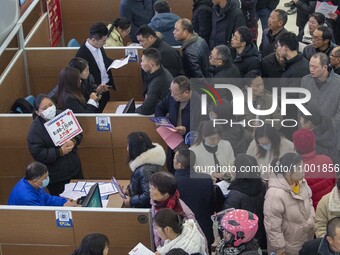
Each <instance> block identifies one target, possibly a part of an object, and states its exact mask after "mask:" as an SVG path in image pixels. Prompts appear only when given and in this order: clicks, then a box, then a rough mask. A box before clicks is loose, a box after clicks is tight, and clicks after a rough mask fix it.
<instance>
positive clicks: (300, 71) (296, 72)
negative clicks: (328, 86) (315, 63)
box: [282, 53, 309, 87]
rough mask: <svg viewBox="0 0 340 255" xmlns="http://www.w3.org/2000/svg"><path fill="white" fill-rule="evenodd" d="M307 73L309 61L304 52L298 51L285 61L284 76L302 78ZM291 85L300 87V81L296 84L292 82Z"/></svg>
mask: <svg viewBox="0 0 340 255" xmlns="http://www.w3.org/2000/svg"><path fill="white" fill-rule="evenodd" d="M307 74H309V62H308V60H307V59H305V58H304V57H303V55H302V53H298V55H297V56H296V57H294V58H292V59H290V60H287V61H286V62H285V66H284V71H283V73H282V78H302V77H303V76H305V75H307ZM289 86H290V87H300V83H298V84H295V86H294V85H292V84H291V82H290V84H289Z"/></svg>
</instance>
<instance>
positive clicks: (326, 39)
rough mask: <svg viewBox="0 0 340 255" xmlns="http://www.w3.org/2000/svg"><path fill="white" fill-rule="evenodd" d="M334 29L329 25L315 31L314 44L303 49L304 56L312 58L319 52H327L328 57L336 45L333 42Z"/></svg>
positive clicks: (308, 58)
mask: <svg viewBox="0 0 340 255" xmlns="http://www.w3.org/2000/svg"><path fill="white" fill-rule="evenodd" d="M332 40H333V31H332V29H330V28H329V27H325V26H321V27H318V28H317V29H315V31H314V32H313V39H312V42H313V43H312V44H310V45H307V46H306V47H305V48H304V49H303V56H304V57H305V58H306V59H307V60H310V59H311V57H312V56H313V55H314V54H315V53H318V52H322V53H325V54H326V55H327V56H328V57H329V56H330V54H331V52H332V50H333V49H334V47H335V46H336V45H335V44H334V43H333V42H332Z"/></svg>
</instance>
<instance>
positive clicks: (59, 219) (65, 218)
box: [55, 211, 73, 228]
mask: <svg viewBox="0 0 340 255" xmlns="http://www.w3.org/2000/svg"><path fill="white" fill-rule="evenodd" d="M55 217H56V224H57V227H58V228H72V227H73V222H72V212H71V211H55Z"/></svg>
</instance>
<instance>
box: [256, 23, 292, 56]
mask: <svg viewBox="0 0 340 255" xmlns="http://www.w3.org/2000/svg"><path fill="white" fill-rule="evenodd" d="M285 32H287V29H285V28H282V29H281V31H280V32H278V33H277V34H276V35H272V31H271V30H270V29H269V28H266V29H265V30H264V31H263V34H262V41H261V45H260V51H261V55H262V58H264V57H265V56H268V55H269V54H270V53H273V52H274V51H275V50H274V49H275V43H276V39H277V37H278V36H279V35H280V34H282V33H285Z"/></svg>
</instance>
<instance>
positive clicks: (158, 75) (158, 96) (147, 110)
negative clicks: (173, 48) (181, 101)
mask: <svg viewBox="0 0 340 255" xmlns="http://www.w3.org/2000/svg"><path fill="white" fill-rule="evenodd" d="M173 79H174V78H173V76H172V75H171V73H170V72H169V71H168V70H167V69H166V68H163V67H162V66H161V67H160V68H159V69H158V70H157V71H155V72H154V73H152V74H150V73H148V74H147V76H146V78H145V79H144V90H145V91H144V94H145V99H144V102H143V104H142V105H141V106H140V107H138V108H137V109H136V112H137V113H140V114H143V115H149V114H154V113H155V109H156V106H157V104H158V103H159V102H160V101H161V100H162V99H163V98H164V97H166V96H167V94H168V93H169V88H170V84H171V82H172V80H173Z"/></svg>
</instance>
